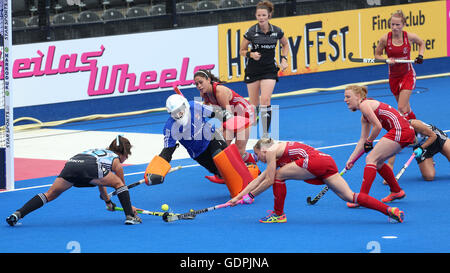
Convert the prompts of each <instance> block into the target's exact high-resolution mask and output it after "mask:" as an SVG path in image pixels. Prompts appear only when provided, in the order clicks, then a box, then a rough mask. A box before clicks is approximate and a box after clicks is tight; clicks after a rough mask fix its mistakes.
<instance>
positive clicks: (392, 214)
mask: <svg viewBox="0 0 450 273" xmlns="http://www.w3.org/2000/svg"><path fill="white" fill-rule="evenodd" d="M388 214H389V218H390V219H394V220H396V221H397V222H400V223H403V220H405V213H404V212H403V211H401V210H400V209H399V208H396V207H389V208H388Z"/></svg>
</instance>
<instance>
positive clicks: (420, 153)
mask: <svg viewBox="0 0 450 273" xmlns="http://www.w3.org/2000/svg"><path fill="white" fill-rule="evenodd" d="M409 123H410V124H411V126H412V127H413V128H414V131H415V132H416V137H417V144H416V145H415V146H414V153H415V154H416V161H417V164H419V169H420V172H421V173H422V177H423V179H424V180H426V181H432V180H433V179H434V176H435V174H436V169H435V168H434V162H433V156H434V155H435V154H437V153H441V154H442V155H444V156H445V157H446V158H447V160H448V161H450V140H449V138H448V136H447V134H445V133H444V132H443V131H442V130H441V129H439V128H437V127H436V126H434V125H432V124H427V123H425V122H423V121H420V120H418V119H411V120H409Z"/></svg>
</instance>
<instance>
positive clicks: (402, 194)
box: [381, 190, 406, 203]
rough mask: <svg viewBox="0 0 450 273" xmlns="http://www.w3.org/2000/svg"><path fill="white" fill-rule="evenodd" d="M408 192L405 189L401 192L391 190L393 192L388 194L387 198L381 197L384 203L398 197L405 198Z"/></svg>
mask: <svg viewBox="0 0 450 273" xmlns="http://www.w3.org/2000/svg"><path fill="white" fill-rule="evenodd" d="M405 196H406V194H405V191H403V190H401V191H399V192H391V194H389V195H388V196H386V197H385V198H383V199H381V202H383V203H390V202H392V201H394V200H397V199H399V200H400V199H402V198H405Z"/></svg>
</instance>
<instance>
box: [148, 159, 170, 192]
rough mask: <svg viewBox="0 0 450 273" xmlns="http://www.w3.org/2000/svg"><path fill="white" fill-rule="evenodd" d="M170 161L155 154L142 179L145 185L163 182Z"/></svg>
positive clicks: (168, 169)
mask: <svg viewBox="0 0 450 273" xmlns="http://www.w3.org/2000/svg"><path fill="white" fill-rule="evenodd" d="M170 168H171V166H170V163H169V162H167V161H166V160H165V159H164V158H162V157H160V156H159V155H156V156H155V157H153V159H152V161H151V162H150V163H149V164H148V166H147V169H146V170H145V174H144V179H145V184H147V185H149V186H150V185H157V184H161V183H162V182H164V177H166V174H167V173H168V172H169V171H170Z"/></svg>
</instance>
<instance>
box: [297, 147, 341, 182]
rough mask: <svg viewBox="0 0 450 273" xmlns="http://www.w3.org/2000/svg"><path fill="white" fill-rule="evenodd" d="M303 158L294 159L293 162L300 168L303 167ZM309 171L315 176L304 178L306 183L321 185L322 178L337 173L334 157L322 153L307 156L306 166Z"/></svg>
mask: <svg viewBox="0 0 450 273" xmlns="http://www.w3.org/2000/svg"><path fill="white" fill-rule="evenodd" d="M304 160H305V159H304V158H299V159H297V160H295V161H294V162H295V164H297V166H299V167H300V168H304V165H303V163H304ZM306 169H307V170H308V171H309V172H310V173H312V174H313V175H315V176H316V178H312V179H307V180H305V182H306V183H309V184H313V185H323V184H325V183H324V182H323V179H326V178H328V177H330V176H332V175H333V174H335V173H338V172H339V171H338V168H337V166H336V162H334V159H333V158H332V157H331V156H329V155H327V154H324V153H318V154H316V155H313V156H310V157H309V158H308V167H307V168H306Z"/></svg>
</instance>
